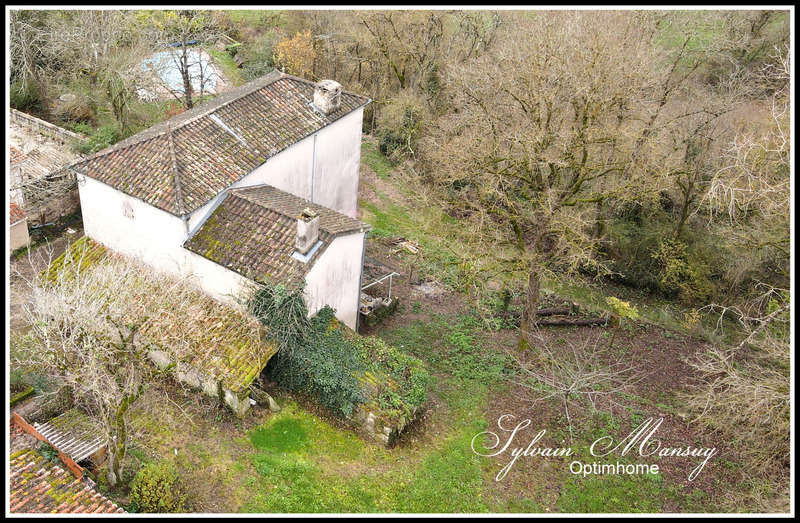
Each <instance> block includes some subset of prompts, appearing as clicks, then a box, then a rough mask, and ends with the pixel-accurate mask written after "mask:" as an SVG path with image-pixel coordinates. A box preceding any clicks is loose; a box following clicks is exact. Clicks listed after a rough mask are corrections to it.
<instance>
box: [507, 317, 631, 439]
mask: <svg viewBox="0 0 800 523" xmlns="http://www.w3.org/2000/svg"><path fill="white" fill-rule="evenodd" d="M530 340H531V342H532V345H531V349H532V350H530V351H525V352H522V353H520V354H519V355H518V356H514V358H515V359H516V361H517V364H518V366H519V369H520V370H521V371H522V377H523V379H516V380H515V382H516V383H517V384H518V385H521V386H523V387H525V388H527V389H529V390H531V391H532V397H533V400H532V404H533V405H535V404H537V403H539V402H542V401H547V400H550V399H553V398H555V399H557V400H559V401H560V402H561V404H562V405H563V407H564V415H565V416H566V418H567V423H568V425H569V433H570V436H572V435H573V432H572V415H571V414H570V405H571V404H572V405H574V404H575V403H584V404H588V405H589V406H591V408H592V409H593V410H597V409H598V407H599V405H600V402H599V401H598V400H599V399H601V398H605V399H606V400H607V401H611V402H613V395H614V394H616V393H619V392H622V391H624V390H626V389H628V388H629V387H631V386H633V385H634V384H636V383H637V382H638V381H640V380H641V379H643V378H644V376H645V374H644V373H643V372H642V371H641V370H639V369H637V368H636V367H635V366H633V365H631V364H630V363H629V362H627V361H626V358H625V356H623V355H622V353H621V352H616V353H615V352H614V351H613V349H612V348H611V347H610V346H608V347H601V344H600V335H599V334H598V335H597V336H595V337H593V338H592V337H585V338H584V339H583V340H582V342H579V343H574V342H572V341H566V344H567V346H566V347H558V348H554V347H552V346H551V345H550V343H549V342H548V341H547V340H546V339H545V337H544V336H542V334H541V333H540V332H539V331H538V330H535V331H534V332H533V336H531V338H530ZM523 358H524V359H523ZM526 378H527V379H526Z"/></svg>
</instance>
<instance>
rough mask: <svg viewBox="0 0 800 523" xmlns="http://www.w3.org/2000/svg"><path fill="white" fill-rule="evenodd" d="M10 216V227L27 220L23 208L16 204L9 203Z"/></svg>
mask: <svg viewBox="0 0 800 523" xmlns="http://www.w3.org/2000/svg"><path fill="white" fill-rule="evenodd" d="M8 214H9V216H8V217H9V221H8V223H9V224H10V225H14V224H15V223H17V222H19V221H22V220H24V219H25V211H23V210H22V208H21V207H20V206H19V205H17V204H16V203H14V202H10V203H9V210H8Z"/></svg>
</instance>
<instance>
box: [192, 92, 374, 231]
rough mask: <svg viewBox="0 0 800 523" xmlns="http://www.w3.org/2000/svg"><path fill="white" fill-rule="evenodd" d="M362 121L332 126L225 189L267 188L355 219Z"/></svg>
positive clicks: (356, 116)
mask: <svg viewBox="0 0 800 523" xmlns="http://www.w3.org/2000/svg"><path fill="white" fill-rule="evenodd" d="M363 115H364V109H363V108H362V109H358V110H355V111H353V112H351V113H350V114H348V115H346V116H344V117H342V118H340V119H338V120H336V121H335V122H333V123H332V124H331V125H329V126H327V127H324V128H323V129H321V130H320V131H319V132H318V133H316V135H311V136H308V137H306V138H304V139H303V140H300V141H299V142H297V143H295V144H293V145H291V146H289V147H288V148H287V149H285V150H284V151H282V152H280V153H278V154H277V155H275V156H273V157H272V158H270V159H268V160H267V161H266V162H264V163H263V164H262V165H260V166H259V167H257V168H256V169H254V170H253V171H252V172H251V173H250V174H247V175H246V176H244V177H243V178H242V179H241V180H239V181H237V182H236V183H234V184H232V185H231V186H230V188H237V187H250V186H253V185H264V184H266V185H271V186H273V187H277V188H278V189H280V190H282V191H286V192H288V193H290V194H294V195H295V196H299V197H301V198H305V199H306V200H311V201H312V202H314V203H318V204H320V205H323V206H325V207H328V208H330V209H334V210H336V211H339V212H340V213H342V214H346V215H348V216H350V217H352V218H355V217H356V213H357V211H358V172H359V166H360V163H361V121H362V118H363ZM315 155H316V158H315ZM312 173H313V175H312ZM219 198H220V196H219V195H217V197H215V198H214V199H212V200H211V201H210V202H208V203H206V204H205V205H203V206H202V207H200V208H199V209H197V210H196V211H194V212H193V213H192V215H191V217H190V219H189V230H190V231H193V230H194V229H195V227H196V226H197V225H198V224H199V223H200V222H202V221H203V219H204V218H205V217H206V216H207V215H208V213H209V211H210V210H211V209H212V208H213V207H214V206H215V205H216V202H217V200H218V199H219Z"/></svg>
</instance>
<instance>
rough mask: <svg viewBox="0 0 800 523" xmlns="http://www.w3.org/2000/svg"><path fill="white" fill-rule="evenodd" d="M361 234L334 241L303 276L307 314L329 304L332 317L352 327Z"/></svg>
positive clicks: (357, 288)
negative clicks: (333, 314) (334, 310)
mask: <svg viewBox="0 0 800 523" xmlns="http://www.w3.org/2000/svg"><path fill="white" fill-rule="evenodd" d="M364 234H365V233H363V232H359V233H355V234H348V235H346V236H339V237H337V238H336V239H334V240H333V243H331V244H330V245H329V246H328V248H327V249H325V252H324V253H323V254H322V256H321V257H320V258H319V259H318V260H317V262H316V263H315V264H314V267H313V268H312V269H311V270H310V271H309V273H308V274H307V275H306V290H305V296H306V306H307V307H308V312H309V314H314V313H316V312H317V311H318V310H320V309H321V308H323V307H324V306H325V305H330V306H331V307H332V308H334V309H336V317H337V318H338V319H339V320H340V321H341V322H342V323H344V324H345V325H347V326H348V327H350V328H351V329H355V328H356V321H357V319H358V300H359V295H360V293H361V262H362V261H363V260H362V257H363V254H364Z"/></svg>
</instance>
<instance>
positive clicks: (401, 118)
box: [378, 91, 427, 160]
mask: <svg viewBox="0 0 800 523" xmlns="http://www.w3.org/2000/svg"><path fill="white" fill-rule="evenodd" d="M426 115H427V110H426V108H425V105H424V102H423V101H422V100H421V99H420V97H419V96H418V95H415V94H413V93H411V92H410V91H403V92H401V93H399V94H398V95H397V96H395V97H394V98H392V99H391V100H390V101H389V103H388V104H386V106H385V107H384V108H383V110H382V111H381V113H380V117H379V120H378V138H379V143H380V151H381V153H383V154H384V156H387V157H389V158H390V159H393V160H398V159H399V157H401V156H404V155H411V156H414V155H415V149H416V146H417V140H418V139H419V137H420V135H421V133H422V129H423V127H424V126H425V123H426V122H427V116H426Z"/></svg>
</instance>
